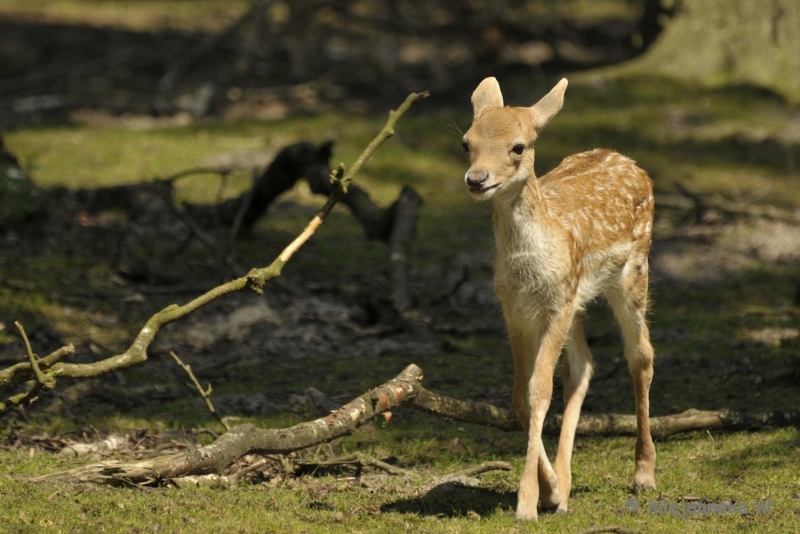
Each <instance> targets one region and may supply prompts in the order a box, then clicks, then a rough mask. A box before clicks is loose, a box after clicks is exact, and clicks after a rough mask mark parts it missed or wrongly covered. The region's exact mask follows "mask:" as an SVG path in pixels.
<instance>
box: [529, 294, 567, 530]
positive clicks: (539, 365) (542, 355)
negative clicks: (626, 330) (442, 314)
mask: <svg viewBox="0 0 800 534" xmlns="http://www.w3.org/2000/svg"><path fill="white" fill-rule="evenodd" d="M574 313H575V309H574V305H572V304H569V305H567V306H565V307H564V308H563V309H562V310H560V311H559V312H558V313H555V314H554V315H553V316H551V317H549V318H548V321H547V325H546V327H545V328H544V329H543V330H542V332H543V334H542V336H541V339H540V341H539V344H538V345H539V347H538V351H537V353H536V358H535V361H534V363H533V365H532V371H533V372H532V373H531V374H530V379H529V380H528V382H527V393H528V407H529V408H528V409H529V410H530V423H529V425H528V426H527V431H528V452H527V456H526V459H525V467H524V468H523V470H522V480H520V484H519V493H518V494H517V512H516V517H517V519H536V518H537V512H536V506H537V503H538V502H539V501H541V503H542V507H543V508H553V507H557V506H558V505H559V504H560V502H561V497H560V494H559V492H558V479H557V477H556V475H555V472H554V471H553V469H552V467H551V466H550V462H549V461H548V459H547V455H546V454H545V451H544V446H543V445H542V426H543V425H544V418H545V416H546V415H547V409H548V408H549V406H550V399H551V397H552V395H553V373H554V372H555V366H556V362H557V361H558V356H559V354H560V353H561V348H562V347H563V345H564V339H565V338H566V336H567V332H568V331H569V328H570V325H571V323H572V318H573V316H574ZM515 382H520V383H521V382H522V380H521V379H517V380H515ZM518 402H519V401H518ZM520 404H521V403H520Z"/></svg>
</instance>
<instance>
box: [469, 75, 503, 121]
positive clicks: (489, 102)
mask: <svg viewBox="0 0 800 534" xmlns="http://www.w3.org/2000/svg"><path fill="white" fill-rule="evenodd" d="M489 106H499V107H502V106H503V93H501V92H500V84H499V83H497V78H495V77H491V78H486V79H485V80H483V81H482V82H481V83H480V84H479V85H478V87H477V88H476V89H475V91H474V92H473V93H472V109H473V111H474V118H475V119H477V118H478V115H480V114H481V113H482V112H483V110H485V109H486V108H488V107H489Z"/></svg>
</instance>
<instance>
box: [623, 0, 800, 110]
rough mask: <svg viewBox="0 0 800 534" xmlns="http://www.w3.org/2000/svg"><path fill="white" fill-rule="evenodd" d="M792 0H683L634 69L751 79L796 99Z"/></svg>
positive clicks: (797, 7)
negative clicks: (674, 14)
mask: <svg viewBox="0 0 800 534" xmlns="http://www.w3.org/2000/svg"><path fill="white" fill-rule="evenodd" d="M798 29H800V2H799V1H798V0H770V1H768V2H767V1H762V0H683V1H682V2H681V3H680V4H679V6H678V11H677V14H676V16H675V17H674V18H673V19H672V20H671V21H670V22H669V23H668V24H667V26H666V29H665V30H664V32H663V33H662V34H661V36H660V37H659V39H658V40H657V41H656V42H655V44H654V45H653V46H652V47H651V48H650V50H648V52H647V53H646V54H645V55H644V56H643V57H642V59H641V60H640V61H637V62H636V63H635V67H634V68H636V69H640V70H645V71H654V72H660V73H664V74H668V75H671V76H676V77H679V78H688V79H692V80H696V81H699V82H701V83H705V84H720V83H722V84H725V83H731V84H751V85H756V86H759V87H765V88H768V89H771V90H773V91H775V92H777V93H779V94H781V95H783V96H784V97H785V98H786V99H787V100H789V101H790V102H792V103H798V102H800V76H798V75H797V73H798V72H800V38H798V31H799V30H798Z"/></svg>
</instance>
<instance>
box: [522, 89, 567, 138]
mask: <svg viewBox="0 0 800 534" xmlns="http://www.w3.org/2000/svg"><path fill="white" fill-rule="evenodd" d="M566 90H567V79H566V78H562V79H561V81H560V82H558V83H557V84H556V86H555V87H553V88H552V89H551V90H550V92H549V93H547V94H546V95H545V96H544V97H542V99H541V100H539V101H538V102H537V103H536V104H534V105H533V106H531V107H530V108H529V109H530V111H531V115H533V127H534V128H535V129H536V133H539V132H541V131H542V129H543V128H544V127H545V125H546V124H547V123H548V122H550V119H552V118H553V117H555V115H556V113H558V112H559V111H560V110H561V107H562V106H563V105H564V92H565V91H566Z"/></svg>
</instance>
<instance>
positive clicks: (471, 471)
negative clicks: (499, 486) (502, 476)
mask: <svg viewBox="0 0 800 534" xmlns="http://www.w3.org/2000/svg"><path fill="white" fill-rule="evenodd" d="M512 468H513V466H512V465H511V464H510V463H508V462H483V463H482V464H480V465H475V466H472V467H468V468H466V469H463V470H461V471H459V472H457V473H454V475H455V476H463V477H474V476H475V475H480V474H482V473H486V472H488V471H511V469H512Z"/></svg>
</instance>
